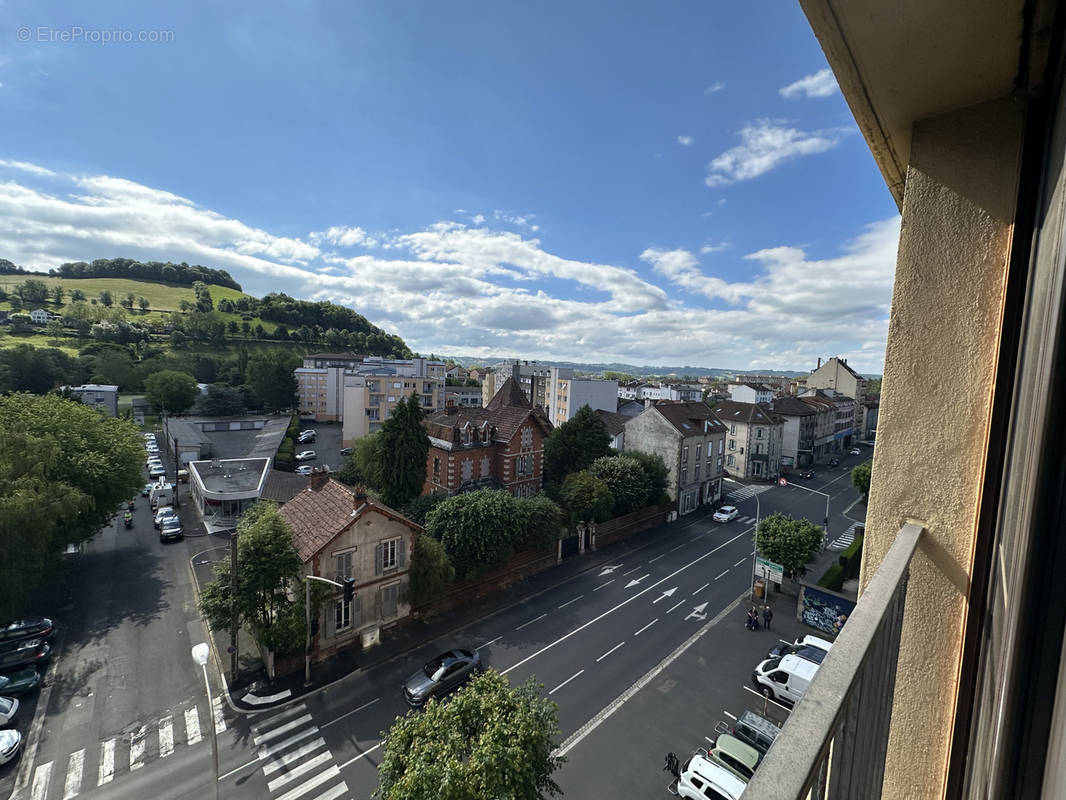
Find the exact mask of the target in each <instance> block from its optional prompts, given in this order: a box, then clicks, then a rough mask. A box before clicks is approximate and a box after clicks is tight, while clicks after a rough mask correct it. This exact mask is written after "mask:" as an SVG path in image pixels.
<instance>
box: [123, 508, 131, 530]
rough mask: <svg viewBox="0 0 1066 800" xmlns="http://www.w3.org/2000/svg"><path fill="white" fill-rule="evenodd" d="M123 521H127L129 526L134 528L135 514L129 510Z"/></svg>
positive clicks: (126, 523)
mask: <svg viewBox="0 0 1066 800" xmlns="http://www.w3.org/2000/svg"><path fill="white" fill-rule="evenodd" d="M122 521H123V523H125V525H126V527H127V528H132V527H133V514H131V513H130V512H129V511H127V512H126V515H125V516H124V517H123V518H122Z"/></svg>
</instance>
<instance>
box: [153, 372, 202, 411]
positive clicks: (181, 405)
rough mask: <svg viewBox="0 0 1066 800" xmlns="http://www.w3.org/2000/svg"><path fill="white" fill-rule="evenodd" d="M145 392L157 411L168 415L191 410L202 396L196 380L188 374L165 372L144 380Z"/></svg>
mask: <svg viewBox="0 0 1066 800" xmlns="http://www.w3.org/2000/svg"><path fill="white" fill-rule="evenodd" d="M144 391H145V394H147V395H148V399H149V400H150V401H151V402H152V405H154V406H155V407H156V408H157V409H159V410H160V411H163V412H165V413H167V414H181V413H182V412H184V411H187V410H189V409H190V408H191V407H192V404H193V403H195V402H196V398H197V397H198V396H199V394H200V387H198V386H197V385H196V378H194V377H193V376H192V375H190V374H189V373H187V372H177V371H175V370H169V369H167V370H163V371H162V372H156V373H154V374H152V375H149V376H148V377H147V378H145V379H144Z"/></svg>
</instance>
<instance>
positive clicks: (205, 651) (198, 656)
mask: <svg viewBox="0 0 1066 800" xmlns="http://www.w3.org/2000/svg"><path fill="white" fill-rule="evenodd" d="M210 655H211V648H209V647H208V646H207V642H200V644H196V645H193V648H192V660H193V661H195V662H196V663H197V664H199V665H200V667H201V669H203V671H204V690H205V691H206V692H207V714H208V716H209V717H210V719H211V760H212V761H213V762H214V765H215V800H218V733H217V732H216V731H215V701H214V700H212V699H211V684H210V683H209V682H208V680H207V659H208V657H209V656H210Z"/></svg>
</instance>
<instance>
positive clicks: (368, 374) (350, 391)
mask: <svg viewBox="0 0 1066 800" xmlns="http://www.w3.org/2000/svg"><path fill="white" fill-rule="evenodd" d="M414 360H415V361H419V360H420V359H414ZM414 392H418V395H419V397H420V399H421V401H422V413H424V414H426V415H427V416H428V415H430V414H433V413H435V412H437V411H439V410H440V409H441V408H443V402H444V378H443V376H441V377H440V378H436V377H430V376H427V375H412V374H408V375H405V374H402V373H401V374H398V373H397V372H396V371H395V370H394V368H390V367H371V368H367V369H363V370H360V371H359V372H353V373H349V374H347V375H345V378H344V419H343V420H341V422H342V423H343V425H342V428H341V439H342V442H343V443H342V445H341V446H342V447H348V446H350V445H351V443H352V442H353V441H354V440H356V439H359V438H361V437H363V436H366V435H367V434H368V433H374V432H376V431H379V430H381V424H382V423H383V422H384V421H385V420H386V419H388V418H389V415H390V414H391V413H392V410H393V408H395V407H396V404H397V403H399V402H400V401H401V400H406V399H407V397H408V396H409V395H411V394H412V393H414Z"/></svg>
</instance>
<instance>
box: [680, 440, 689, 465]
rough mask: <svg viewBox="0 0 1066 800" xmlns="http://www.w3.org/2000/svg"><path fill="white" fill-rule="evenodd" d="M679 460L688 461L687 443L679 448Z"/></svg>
mask: <svg viewBox="0 0 1066 800" xmlns="http://www.w3.org/2000/svg"><path fill="white" fill-rule="evenodd" d="M681 460H682V461H683V462H685V463H688V445H687V444H686V445H685V446H684V447H682V448H681Z"/></svg>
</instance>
